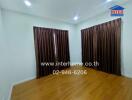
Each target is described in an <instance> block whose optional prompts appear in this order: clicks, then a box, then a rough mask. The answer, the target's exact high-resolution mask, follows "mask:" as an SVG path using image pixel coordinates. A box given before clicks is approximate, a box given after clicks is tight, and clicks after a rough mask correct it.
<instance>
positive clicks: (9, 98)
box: [8, 76, 36, 100]
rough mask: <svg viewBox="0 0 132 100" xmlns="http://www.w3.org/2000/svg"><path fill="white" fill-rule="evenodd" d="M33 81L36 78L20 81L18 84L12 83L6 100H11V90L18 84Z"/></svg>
mask: <svg viewBox="0 0 132 100" xmlns="http://www.w3.org/2000/svg"><path fill="white" fill-rule="evenodd" d="M33 79H36V76H33V77H30V78H27V79H24V80H21V81H18V82H14V83H13V84H12V85H11V86H10V91H9V96H8V100H11V95H12V90H13V87H14V86H15V85H18V84H20V83H23V82H26V81H30V80H33Z"/></svg>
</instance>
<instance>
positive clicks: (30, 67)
mask: <svg viewBox="0 0 132 100" xmlns="http://www.w3.org/2000/svg"><path fill="white" fill-rule="evenodd" d="M2 18H3V27H4V30H5V31H4V34H5V36H6V37H5V40H6V46H7V47H6V48H7V49H4V50H5V51H4V53H3V54H7V56H5V55H3V56H2V58H4V60H3V63H4V64H6V65H3V66H2V67H1V68H2V70H3V73H2V75H3V76H1V78H0V79H2V80H1V81H2V82H5V83H4V84H3V90H4V94H6V95H5V98H6V99H5V100H7V97H8V94H10V89H11V87H12V85H13V84H14V83H18V82H21V81H22V80H27V79H31V78H35V76H36V66H35V65H36V64H35V50H34V37H33V26H42V27H48V28H57V29H65V30H69V41H70V54H71V62H72V60H74V55H73V56H72V52H74V50H72V49H74V48H73V47H74V43H71V41H72V39H73V38H74V36H73V33H74V26H72V25H69V24H66V23H62V22H58V21H49V20H48V19H43V18H40V17H34V16H30V15H25V14H21V13H16V12H12V11H8V10H2ZM2 45H4V43H2ZM0 53H1V52H0ZM73 54H74V53H73ZM0 55H1V54H0ZM0 87H1V86H0ZM0 91H1V90H0Z"/></svg>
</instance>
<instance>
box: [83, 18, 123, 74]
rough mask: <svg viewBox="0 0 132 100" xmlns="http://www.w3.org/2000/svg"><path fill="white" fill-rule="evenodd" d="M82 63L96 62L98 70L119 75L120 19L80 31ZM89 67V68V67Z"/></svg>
mask: <svg viewBox="0 0 132 100" xmlns="http://www.w3.org/2000/svg"><path fill="white" fill-rule="evenodd" d="M81 36H82V62H83V64H84V66H86V64H85V63H86V62H92V63H93V62H98V63H99V65H98V66H94V65H93V66H92V67H94V68H96V69H98V70H101V71H104V72H108V73H113V74H117V75H121V65H120V39H121V19H116V20H113V21H110V22H107V23H103V24H100V25H96V26H93V27H90V28H87V29H83V30H81ZM90 67H91V66H90Z"/></svg>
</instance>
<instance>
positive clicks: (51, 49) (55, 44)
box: [34, 27, 70, 78]
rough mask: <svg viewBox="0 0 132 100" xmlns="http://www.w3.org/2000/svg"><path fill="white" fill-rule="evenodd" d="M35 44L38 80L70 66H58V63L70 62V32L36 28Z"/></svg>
mask: <svg viewBox="0 0 132 100" xmlns="http://www.w3.org/2000/svg"><path fill="white" fill-rule="evenodd" d="M34 42H35V51H36V63H37V78H40V77H42V76H45V75H49V74H51V73H52V72H53V70H54V69H55V70H59V69H64V68H65V67H68V66H69V65H68V66H61V65H59V66H58V65H56V63H57V62H69V61H70V57H69V43H68V31H65V30H57V29H50V28H42V27H34Z"/></svg>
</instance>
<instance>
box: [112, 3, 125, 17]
mask: <svg viewBox="0 0 132 100" xmlns="http://www.w3.org/2000/svg"><path fill="white" fill-rule="evenodd" d="M110 9H111V16H124V9H125V8H123V7H121V6H119V5H116V6H113V7H111V8H110Z"/></svg>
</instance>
